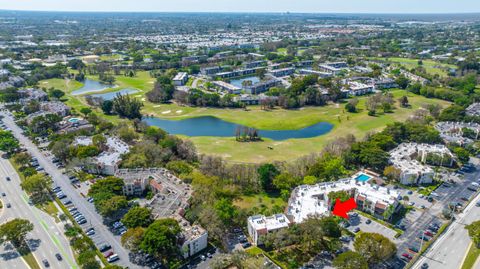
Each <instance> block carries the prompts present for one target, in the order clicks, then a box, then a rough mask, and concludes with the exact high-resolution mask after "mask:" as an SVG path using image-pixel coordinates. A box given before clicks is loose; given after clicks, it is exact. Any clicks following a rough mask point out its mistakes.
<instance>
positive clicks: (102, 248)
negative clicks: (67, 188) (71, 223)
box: [52, 186, 120, 263]
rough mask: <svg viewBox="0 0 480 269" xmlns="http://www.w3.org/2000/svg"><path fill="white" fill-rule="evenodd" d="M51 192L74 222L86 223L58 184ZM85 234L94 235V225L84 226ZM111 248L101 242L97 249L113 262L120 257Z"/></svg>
mask: <svg viewBox="0 0 480 269" xmlns="http://www.w3.org/2000/svg"><path fill="white" fill-rule="evenodd" d="M52 192H53V193H55V195H56V196H57V197H58V198H59V199H60V201H61V202H62V203H63V204H64V205H65V206H67V210H68V212H69V213H70V215H71V216H72V217H73V219H74V220H75V222H76V223H78V225H85V224H87V219H86V218H85V216H84V215H83V214H82V213H81V212H80V211H79V210H78V209H77V208H76V207H75V205H74V204H73V203H72V202H71V201H70V200H66V198H67V195H66V194H65V193H63V191H62V189H61V188H60V187H58V186H57V187H54V188H53V189H52ZM85 234H86V235H87V236H88V237H90V238H91V237H92V236H93V235H95V228H94V227H88V228H86V229H85ZM111 249H112V247H111V246H110V245H108V244H103V245H102V246H100V247H99V250H100V251H101V252H102V253H103V255H104V257H105V258H106V259H107V261H108V262H110V263H113V262H116V261H118V260H120V257H119V256H118V254H115V253H113V251H111Z"/></svg>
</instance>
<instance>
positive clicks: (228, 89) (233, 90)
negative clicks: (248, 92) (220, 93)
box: [212, 80, 242, 94]
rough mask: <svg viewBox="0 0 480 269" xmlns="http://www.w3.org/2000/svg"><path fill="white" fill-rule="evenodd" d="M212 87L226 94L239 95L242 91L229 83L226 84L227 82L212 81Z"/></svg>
mask: <svg viewBox="0 0 480 269" xmlns="http://www.w3.org/2000/svg"><path fill="white" fill-rule="evenodd" d="M212 83H213V85H215V86H216V87H218V88H220V89H222V90H224V91H226V92H228V93H232V94H239V93H240V92H241V91H242V89H241V88H239V87H237V86H235V85H232V84H230V83H227V82H224V81H221V80H219V81H213V82H212Z"/></svg>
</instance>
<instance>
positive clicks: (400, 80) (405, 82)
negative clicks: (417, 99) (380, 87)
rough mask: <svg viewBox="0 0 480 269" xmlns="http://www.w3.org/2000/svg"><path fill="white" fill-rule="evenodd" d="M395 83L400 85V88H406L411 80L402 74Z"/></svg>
mask: <svg viewBox="0 0 480 269" xmlns="http://www.w3.org/2000/svg"><path fill="white" fill-rule="evenodd" d="M395 83H396V84H397V85H398V87H399V88H400V89H406V88H407V87H408V84H409V83H410V81H409V80H408V78H406V77H405V76H404V75H400V76H399V77H398V78H397V79H396V80H395Z"/></svg>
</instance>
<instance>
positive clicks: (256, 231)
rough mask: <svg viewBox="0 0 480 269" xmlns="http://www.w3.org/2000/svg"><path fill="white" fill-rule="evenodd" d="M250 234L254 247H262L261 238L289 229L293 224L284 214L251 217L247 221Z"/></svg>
mask: <svg viewBox="0 0 480 269" xmlns="http://www.w3.org/2000/svg"><path fill="white" fill-rule="evenodd" d="M247 223H248V234H249V235H250V237H251V238H252V241H253V244H254V245H261V244H262V243H263V242H261V240H260V237H261V236H262V235H266V234H268V233H269V232H273V231H278V230H280V229H284V228H288V226H290V225H291V224H292V223H291V222H290V220H289V219H288V218H287V216H285V215H284V214H276V215H273V216H270V217H265V216H263V215H256V216H251V217H249V218H248V220H247Z"/></svg>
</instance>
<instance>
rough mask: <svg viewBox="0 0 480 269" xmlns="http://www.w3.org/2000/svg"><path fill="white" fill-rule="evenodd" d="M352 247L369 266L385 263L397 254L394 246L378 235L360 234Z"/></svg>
mask: <svg viewBox="0 0 480 269" xmlns="http://www.w3.org/2000/svg"><path fill="white" fill-rule="evenodd" d="M353 246H354V247H355V250H356V251H357V252H358V253H360V254H361V255H362V256H363V257H364V258H365V259H366V260H367V262H368V264H370V265H374V264H377V263H380V262H383V261H387V260H388V259H390V258H391V257H392V256H393V255H395V253H396V252H397V247H396V246H395V244H394V243H393V242H391V241H390V240H389V239H388V238H386V237H385V236H383V235H381V234H378V233H362V234H360V235H357V237H356V238H355V242H354V243H353Z"/></svg>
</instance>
